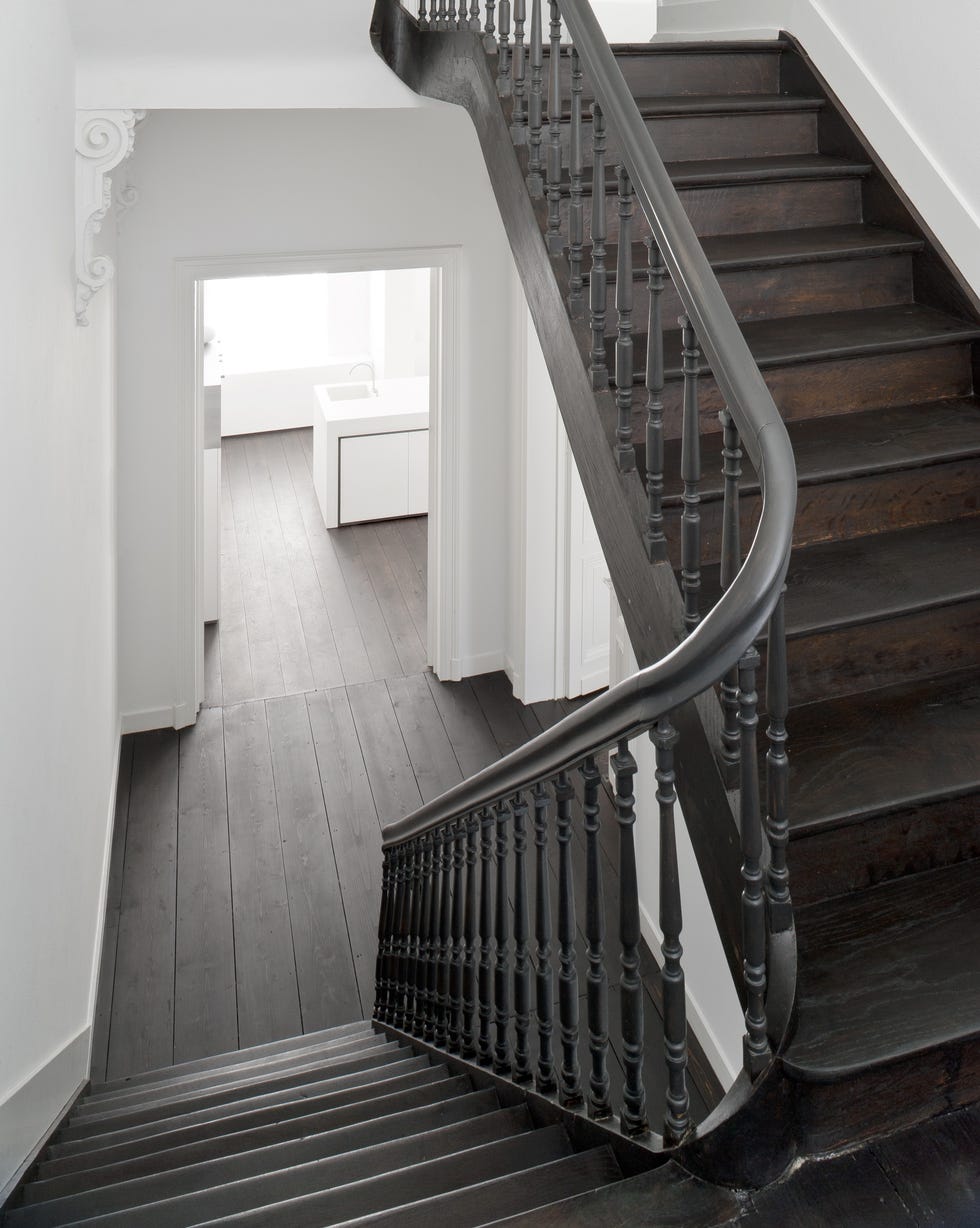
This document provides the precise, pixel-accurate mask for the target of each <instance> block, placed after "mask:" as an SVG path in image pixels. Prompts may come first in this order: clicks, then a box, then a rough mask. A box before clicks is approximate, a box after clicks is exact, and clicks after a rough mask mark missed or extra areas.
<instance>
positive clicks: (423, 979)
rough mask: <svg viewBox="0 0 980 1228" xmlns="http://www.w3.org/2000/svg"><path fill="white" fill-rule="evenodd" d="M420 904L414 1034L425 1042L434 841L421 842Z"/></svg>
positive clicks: (428, 1018) (425, 838)
mask: <svg viewBox="0 0 980 1228" xmlns="http://www.w3.org/2000/svg"><path fill="white" fill-rule="evenodd" d="M420 843H421V846H422V847H421V865H420V874H421V883H420V887H421V900H420V901H419V952H418V959H417V961H416V964H415V1026H414V1027H413V1028H412V1032H413V1034H414V1035H415V1036H418V1037H419V1038H420V1039H424V1038H425V1034H426V1029H427V1028H428V1030H429V1035H430V1036H431V1034H432V1022H433V1015H432V1005H431V1003H430V1001H429V961H430V959H431V956H432V947H431V942H430V938H429V928H430V925H431V921H432V837H431V836H430V835H425V836H423V837H422V838H421V841H420Z"/></svg>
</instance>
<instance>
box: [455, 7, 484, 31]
mask: <svg viewBox="0 0 980 1228" xmlns="http://www.w3.org/2000/svg"><path fill="white" fill-rule="evenodd" d="M459 16H460V22H459V25H460V29H462V28H463V8H462V7H461V9H460V15H459ZM470 29H471V30H472V31H473V33H474V34H479V33H480V0H470Z"/></svg>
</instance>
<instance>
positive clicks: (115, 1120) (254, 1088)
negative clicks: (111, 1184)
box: [58, 1042, 413, 1143]
mask: <svg viewBox="0 0 980 1228" xmlns="http://www.w3.org/2000/svg"><path fill="white" fill-rule="evenodd" d="M412 1057H413V1054H412V1051H411V1049H409V1048H408V1047H407V1046H402V1045H399V1044H397V1043H395V1042H388V1043H386V1044H385V1045H384V1047H383V1048H382V1049H381V1051H380V1052H377V1053H376V1052H373V1051H369V1052H368V1053H367V1054H366V1055H364V1056H363V1057H362V1056H353V1057H349V1058H345V1059H342V1060H339V1061H336V1062H316V1061H314V1062H309V1063H303V1064H302V1065H299V1066H292V1067H289V1068H287V1069H286V1070H282V1071H278V1072H276V1073H275V1074H272V1075H270V1076H268V1077H267V1078H262V1076H261V1075H257V1074H255V1073H252V1074H251V1075H250V1076H249V1077H248V1078H243V1079H239V1080H235V1081H233V1082H230V1083H226V1084H222V1085H220V1086H218V1087H204V1088H192V1089H191V1090H190V1091H188V1092H187V1093H186V1094H181V1093H180V1092H179V1091H175V1092H173V1093H172V1094H171V1095H168V1096H165V1097H163V1098H161V1099H159V1100H154V1101H151V1102H150V1103H149V1104H146V1105H141V1104H137V1105H130V1104H127V1105H125V1106H122V1107H120V1108H119V1109H117V1110H115V1111H109V1112H105V1113H92V1114H89V1115H86V1116H84V1117H80V1118H77V1119H76V1118H71V1119H70V1120H69V1123H68V1125H66V1126H65V1127H63V1128H62V1129H61V1130H60V1131H59V1132H58V1142H59V1143H61V1142H70V1141H74V1140H77V1139H82V1138H88V1137H91V1136H92V1135H98V1134H106V1133H108V1132H110V1131H118V1130H127V1129H129V1128H131V1127H136V1126H145V1125H151V1124H152V1123H154V1122H157V1121H161V1120H165V1119H168V1118H173V1117H177V1116H179V1115H183V1114H185V1113H188V1114H189V1113H194V1112H195V1111H197V1110H199V1109H210V1108H216V1107H219V1106H221V1105H226V1104H232V1103H235V1102H240V1101H242V1100H244V1099H246V1098H247V1097H248V1096H249V1095H250V1094H254V1093H258V1092H261V1093H262V1094H263V1095H265V1094H268V1093H270V1092H276V1091H288V1090H289V1089H291V1088H295V1087H302V1086H304V1085H307V1084H310V1083H314V1082H318V1083H320V1082H325V1081H327V1080H338V1079H345V1078H347V1079H351V1080H354V1081H355V1082H359V1081H360V1077H361V1076H362V1075H363V1074H365V1073H369V1072H371V1071H376V1070H381V1069H387V1068H390V1067H392V1066H393V1065H397V1064H398V1063H399V1062H402V1061H406V1060H411V1059H412Z"/></svg>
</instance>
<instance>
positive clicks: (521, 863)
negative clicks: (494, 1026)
mask: <svg viewBox="0 0 980 1228" xmlns="http://www.w3.org/2000/svg"><path fill="white" fill-rule="evenodd" d="M510 809H511V814H513V816H514V1031H515V1043H514V1082H515V1083H530V1081H531V1073H532V1072H531V1057H530V1054H529V1052H528V1043H527V1035H528V1030H529V1026H530V1017H531V961H530V959H529V958H528V950H527V937H528V915H527V870H526V866H525V853H526V851H527V830H526V827H525V821H526V819H527V802H526V801H525V800H524V795H523V793H518V794H517V795H516V796H515V797H514V800H513V801H512V802H511V807H510Z"/></svg>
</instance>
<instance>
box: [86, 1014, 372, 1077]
mask: <svg viewBox="0 0 980 1228" xmlns="http://www.w3.org/2000/svg"><path fill="white" fill-rule="evenodd" d="M363 1036H377V1032H375V1030H374V1028H373V1026H372V1025H371V1023H370V1022H365V1021H364V1020H362V1019H359V1020H357V1022H356V1023H342V1024H340V1025H339V1026H338V1027H335V1028H325V1029H323V1030H322V1031H319V1032H306V1033H305V1034H304V1035H302V1036H289V1037H285V1038H283V1039H282V1040H271V1041H268V1042H266V1043H265V1044H263V1045H251V1046H250V1047H249V1048H247V1049H237V1050H232V1051H230V1052H227V1053H216V1054H214V1055H213V1056H212V1057H203V1058H197V1059H195V1060H194V1061H192V1062H178V1063H177V1064H176V1065H175V1066H160V1067H158V1068H156V1069H155V1070H146V1071H143V1072H142V1073H140V1074H135V1075H126V1076H125V1077H124V1078H121V1079H110V1080H108V1081H107V1082H105V1083H94V1084H93V1085H92V1088H91V1091H90V1092H89V1095H90V1096H101V1095H103V1094H105V1093H108V1092H116V1091H126V1090H129V1089H135V1088H138V1087H145V1086H147V1085H149V1084H151V1083H157V1082H159V1081H161V1080H163V1081H169V1080H172V1079H180V1078H183V1077H184V1076H185V1075H194V1074H198V1073H200V1072H202V1071H208V1070H215V1069H217V1068H219V1067H226V1066H227V1067H231V1066H234V1065H236V1064H238V1063H239V1062H252V1061H259V1060H261V1059H263V1058H267V1057H275V1056H278V1055H279V1054H283V1053H298V1052H299V1051H301V1050H303V1049H307V1048H321V1047H323V1046H326V1045H329V1044H346V1043H347V1042H348V1041H350V1040H353V1039H355V1038H357V1037H363Z"/></svg>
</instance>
